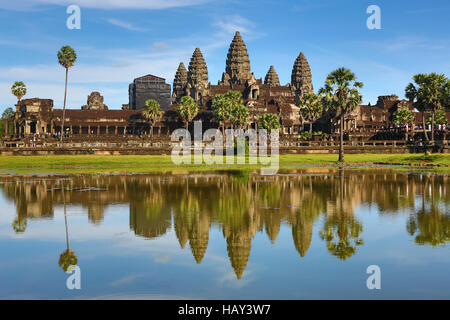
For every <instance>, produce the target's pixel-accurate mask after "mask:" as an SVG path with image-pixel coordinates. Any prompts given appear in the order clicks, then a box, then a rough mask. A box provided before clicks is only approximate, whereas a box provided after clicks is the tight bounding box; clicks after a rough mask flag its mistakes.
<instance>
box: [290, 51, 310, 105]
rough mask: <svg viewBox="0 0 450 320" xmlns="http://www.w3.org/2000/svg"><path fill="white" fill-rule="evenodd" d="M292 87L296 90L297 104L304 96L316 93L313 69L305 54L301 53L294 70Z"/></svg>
mask: <svg viewBox="0 0 450 320" xmlns="http://www.w3.org/2000/svg"><path fill="white" fill-rule="evenodd" d="M291 85H292V86H293V89H294V90H295V97H296V100H297V103H298V101H299V100H300V98H301V97H302V96H303V95H304V94H306V93H314V89H313V85H312V77H311V68H310V67H309V63H308V60H306V57H305V55H304V54H303V52H300V55H299V56H298V57H297V59H296V60H295V63H294V67H293V68H292V75H291Z"/></svg>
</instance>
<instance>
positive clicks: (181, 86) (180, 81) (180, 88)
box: [172, 62, 188, 103]
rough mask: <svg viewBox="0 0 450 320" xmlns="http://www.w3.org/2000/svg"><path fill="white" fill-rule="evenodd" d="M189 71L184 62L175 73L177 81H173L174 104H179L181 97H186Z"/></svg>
mask: <svg viewBox="0 0 450 320" xmlns="http://www.w3.org/2000/svg"><path fill="white" fill-rule="evenodd" d="M187 79H188V75H187V70H186V67H185V66H184V63H183V62H180V65H179V66H178V69H177V72H176V73H175V79H174V80H173V95H172V102H173V103H175V102H178V101H179V100H180V99H181V97H183V96H184V95H186V85H187V81H188V80H187Z"/></svg>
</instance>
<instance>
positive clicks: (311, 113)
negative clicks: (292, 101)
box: [299, 93, 323, 135]
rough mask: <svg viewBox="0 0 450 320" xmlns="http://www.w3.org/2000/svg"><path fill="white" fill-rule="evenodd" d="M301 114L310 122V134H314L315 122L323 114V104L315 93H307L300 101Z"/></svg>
mask: <svg viewBox="0 0 450 320" xmlns="http://www.w3.org/2000/svg"><path fill="white" fill-rule="evenodd" d="M299 107H300V116H301V117H302V118H303V119H305V120H306V121H308V122H309V123H310V126H309V134H310V135H312V129H313V123H314V122H316V121H317V119H319V118H320V117H321V116H322V113H323V104H322V101H321V99H320V97H319V96H318V95H316V94H314V93H307V94H305V95H304V96H303V97H302V99H301V100H300V103H299Z"/></svg>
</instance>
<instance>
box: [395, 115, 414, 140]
mask: <svg viewBox="0 0 450 320" xmlns="http://www.w3.org/2000/svg"><path fill="white" fill-rule="evenodd" d="M392 116H393V121H394V123H395V124H399V125H403V124H407V125H412V124H413V123H414V115H413V113H412V112H411V110H409V109H408V108H399V109H397V110H396V111H395V112H394V113H393V115H392ZM407 139H408V129H406V140H407Z"/></svg>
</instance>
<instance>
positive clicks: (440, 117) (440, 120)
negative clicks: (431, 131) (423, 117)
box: [427, 110, 448, 124]
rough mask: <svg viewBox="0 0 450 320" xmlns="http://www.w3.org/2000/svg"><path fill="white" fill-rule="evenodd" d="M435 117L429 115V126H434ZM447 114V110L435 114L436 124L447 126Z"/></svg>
mask: <svg viewBox="0 0 450 320" xmlns="http://www.w3.org/2000/svg"><path fill="white" fill-rule="evenodd" d="M432 122H433V117H432V116H431V115H429V116H428V117H427V124H432ZM447 122H448V121H447V114H446V112H445V110H437V111H436V113H435V114H434V123H435V124H447Z"/></svg>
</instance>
